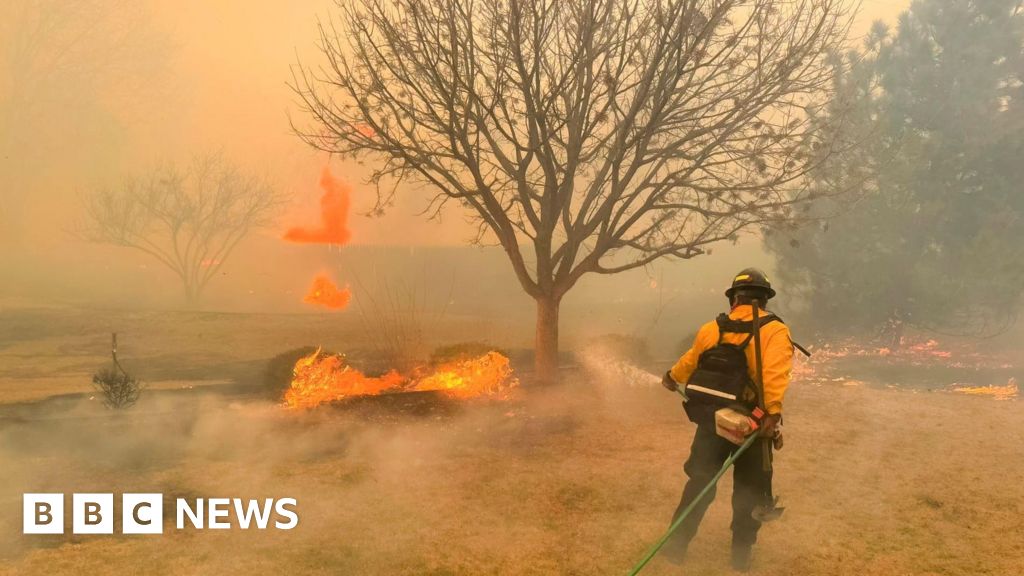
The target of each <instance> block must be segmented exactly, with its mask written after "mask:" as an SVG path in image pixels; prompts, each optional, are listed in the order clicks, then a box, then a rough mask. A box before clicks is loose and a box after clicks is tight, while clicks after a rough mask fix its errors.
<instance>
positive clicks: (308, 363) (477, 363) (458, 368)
mask: <svg viewBox="0 0 1024 576" xmlns="http://www.w3.org/2000/svg"><path fill="white" fill-rule="evenodd" d="M517 384H518V381H517V380H516V378H515V377H514V376H513V375H512V368H511V367H510V366H509V360H508V358H506V357H505V356H503V355H501V354H500V353H498V352H488V353H487V354H484V355H483V356H480V357H477V358H469V359H465V360H456V361H452V362H447V363H444V364H441V365H439V366H434V367H430V366H422V367H418V368H415V369H413V370H412V371H411V372H409V373H408V374H406V375H402V374H399V373H398V372H397V371H395V370H391V371H389V372H386V373H385V374H383V375H381V376H377V377H370V376H366V375H365V374H363V373H362V372H360V371H359V370H358V369H356V368H354V367H352V366H350V365H349V364H348V362H347V360H346V359H345V357H344V356H342V355H340V354H325V353H323V352H322V351H321V350H320V349H319V348H318V349H317V350H316V351H315V352H313V353H312V354H310V355H309V356H305V357H303V358H300V359H299V360H298V361H297V362H296V363H295V368H294V374H293V377H292V380H291V385H290V386H289V388H288V390H287V392H285V395H284V403H285V404H286V405H287V406H289V407H291V408H314V407H316V406H319V405H320V404H323V403H326V402H335V401H338V400H343V399H345V398H352V397H356V396H374V395H377V394H401V393H407V392H429V391H437V392H442V393H444V394H446V395H449V396H452V397H454V398H463V399H466V398H478V397H486V398H498V399H505V398H508V396H509V394H510V393H511V392H512V390H513V389H514V388H515V387H516V385H517Z"/></svg>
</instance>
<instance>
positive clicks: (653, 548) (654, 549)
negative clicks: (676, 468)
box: [629, 390, 758, 576]
mask: <svg viewBox="0 0 1024 576" xmlns="http://www.w3.org/2000/svg"><path fill="white" fill-rule="evenodd" d="M676 391H677V392H679V394H681V395H682V396H683V398H686V394H684V393H683V391H682V390H676ZM757 437H758V434H757V432H756V431H755V432H754V433H753V434H751V435H750V436H749V437H747V439H746V440H745V441H744V442H743V444H741V445H740V447H739V448H738V449H736V451H735V452H733V453H732V454H731V455H730V456H729V457H728V458H727V459H726V460H725V462H723V463H722V468H721V469H720V470H719V471H718V473H717V474H715V476H714V477H713V478H712V479H711V481H710V482H708V485H707V486H705V487H704V489H703V490H701V491H700V493H699V494H697V497H696V498H694V499H693V502H690V505H689V506H687V507H686V508H685V509H684V510H683V511H682V513H680V514H679V517H678V518H676V520H675V522H673V523H672V525H671V526H669V529H668V532H665V535H664V536H662V537H661V539H659V540H658V541H657V542H655V543H654V546H651V549H650V550H648V551H647V554H645V555H644V557H643V559H642V560H640V562H638V563H637V565H636V566H634V567H633V570H632V571H630V573H629V576H636V575H637V574H639V573H640V571H641V570H643V568H644V566H646V565H647V563H648V562H650V561H651V559H652V558H654V556H655V555H656V554H657V553H658V551H659V550H661V547H662V546H664V545H665V542H668V539H669V538H671V537H672V533H674V532H675V531H676V529H677V528H679V526H681V525H682V523H683V520H686V517H687V516H689V515H690V513H691V512H693V509H694V508H696V507H697V504H698V503H699V502H700V501H701V500H703V499H704V497H706V496H707V495H708V492H710V491H711V489H712V488H714V487H715V485H716V484H718V481H719V480H721V479H722V476H723V475H724V474H725V472H726V471H727V470H728V469H729V468H731V467H732V465H733V464H734V463H735V462H736V460H737V459H738V458H739V457H740V455H742V454H743V453H744V452H746V451H747V449H748V448H750V447H751V446H753V445H754V441H755V440H757Z"/></svg>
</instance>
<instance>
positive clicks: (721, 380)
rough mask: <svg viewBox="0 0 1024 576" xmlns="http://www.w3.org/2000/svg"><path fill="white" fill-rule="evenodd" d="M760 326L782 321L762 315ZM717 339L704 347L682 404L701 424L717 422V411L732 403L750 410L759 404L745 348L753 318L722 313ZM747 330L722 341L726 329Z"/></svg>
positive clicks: (718, 322) (717, 319)
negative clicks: (736, 340)
mask: <svg viewBox="0 0 1024 576" xmlns="http://www.w3.org/2000/svg"><path fill="white" fill-rule="evenodd" d="M759 321H760V324H761V327H762V328H763V327H764V326H765V325H766V324H769V323H771V322H782V320H781V319H780V318H779V317H778V316H776V315H774V314H770V313H769V314H766V315H765V316H762V317H761V318H760V319H759ZM715 322H716V323H717V324H718V343H717V344H716V345H715V346H713V347H711V348H708V349H707V350H705V351H704V352H703V353H702V354H701V355H700V358H699V359H698V360H697V368H696V369H695V370H694V371H693V374H691V375H690V379H689V380H688V381H687V382H686V386H685V387H684V388H683V390H684V392H685V393H686V397H687V401H686V402H685V403H684V404H683V407H684V408H685V409H686V415H687V416H688V417H689V419H690V421H691V422H693V423H695V424H698V425H714V422H715V412H716V411H717V410H719V409H720V408H725V407H733V408H740V409H743V410H746V411H747V412H750V411H751V410H753V409H754V408H755V407H757V404H758V390H757V385H756V384H755V382H754V381H753V380H752V379H751V378H750V373H749V370H748V366H747V354H746V348H747V346H748V345H749V344H750V342H751V340H753V338H754V330H753V327H754V322H753V321H752V320H747V321H743V320H733V319H731V318H729V315H728V314H719V315H718V318H716V319H715ZM727 332H731V333H734V334H747V337H746V339H744V340H743V342H742V343H740V344H730V343H728V342H722V337H723V336H724V335H725V333H727Z"/></svg>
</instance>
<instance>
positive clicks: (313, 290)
mask: <svg viewBox="0 0 1024 576" xmlns="http://www.w3.org/2000/svg"><path fill="white" fill-rule="evenodd" d="M350 300H352V291H351V290H349V289H348V286H346V287H345V289H344V290H341V289H339V288H338V285H337V284H335V283H334V282H333V281H332V280H331V279H330V278H329V277H328V276H327V275H326V274H318V275H317V277H316V278H314V279H313V285H312V286H310V287H309V292H308V293H306V297H305V298H303V299H302V301H303V302H305V303H306V304H312V305H314V306H323V307H324V308H329V309H331V310H344V309H345V308H346V307H347V306H348V303H349V301H350Z"/></svg>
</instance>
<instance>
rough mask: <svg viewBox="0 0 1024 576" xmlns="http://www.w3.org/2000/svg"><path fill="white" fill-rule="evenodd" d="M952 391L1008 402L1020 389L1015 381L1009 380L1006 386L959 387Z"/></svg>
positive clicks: (1014, 379)
mask: <svg viewBox="0 0 1024 576" xmlns="http://www.w3.org/2000/svg"><path fill="white" fill-rule="evenodd" d="M953 391H954V392H959V393H960V394H971V395H975V396H992V397H993V398H995V399H996V400H1010V399H1011V398H1016V397H1017V394H1018V393H1019V392H1020V389H1019V388H1018V387H1017V379H1016V378H1010V380H1009V381H1008V382H1007V383H1006V386H959V387H956V388H953Z"/></svg>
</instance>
